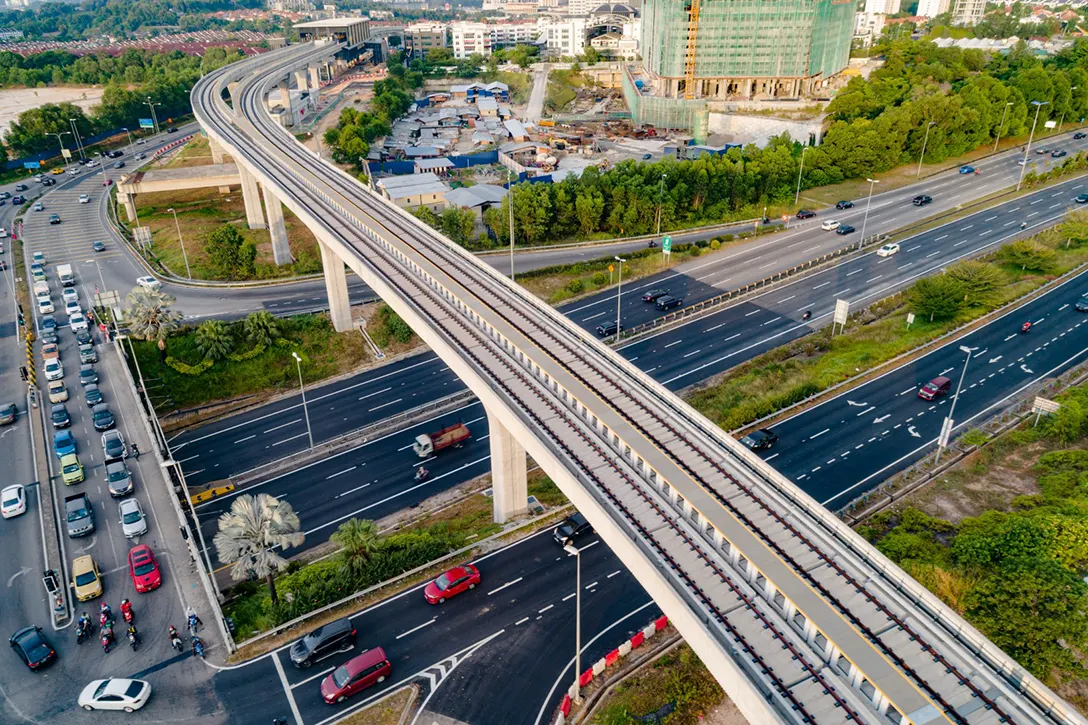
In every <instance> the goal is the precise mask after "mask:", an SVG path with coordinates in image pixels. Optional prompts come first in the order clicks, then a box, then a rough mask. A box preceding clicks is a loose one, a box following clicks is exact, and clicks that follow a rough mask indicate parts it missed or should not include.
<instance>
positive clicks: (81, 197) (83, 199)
mask: <svg viewBox="0 0 1088 725" xmlns="http://www.w3.org/2000/svg"><path fill="white" fill-rule="evenodd" d="M79 203H80V204H90V203H91V197H89V196H87V195H86V194H80V195H79Z"/></svg>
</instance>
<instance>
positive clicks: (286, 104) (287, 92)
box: [280, 81, 294, 123]
mask: <svg viewBox="0 0 1088 725" xmlns="http://www.w3.org/2000/svg"><path fill="white" fill-rule="evenodd" d="M280 105H282V106H283V112H284V113H285V114H287V122H288V123H290V122H291V119H292V118H294V115H293V114H294V111H293V110H292V109H291V84H290V83H289V82H288V81H284V82H283V83H281V84H280Z"/></svg>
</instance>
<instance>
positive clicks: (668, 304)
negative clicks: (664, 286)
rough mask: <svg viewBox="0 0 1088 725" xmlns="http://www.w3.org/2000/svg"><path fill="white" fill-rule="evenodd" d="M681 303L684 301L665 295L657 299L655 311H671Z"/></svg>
mask: <svg viewBox="0 0 1088 725" xmlns="http://www.w3.org/2000/svg"><path fill="white" fill-rule="evenodd" d="M683 301H684V300H682V299H680V298H679V297H673V296H671V295H665V296H664V297H662V298H660V299H658V301H657V309H659V310H671V309H672V308H673V307H679V306H680V303H681V302H683Z"/></svg>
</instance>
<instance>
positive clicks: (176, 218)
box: [166, 207, 313, 446]
mask: <svg viewBox="0 0 1088 725" xmlns="http://www.w3.org/2000/svg"><path fill="white" fill-rule="evenodd" d="M166 211H168V212H170V213H171V214H173V215H174V226H175V227H177V229H178V241H179V242H181V258H182V259H184V260H185V275H186V276H187V277H188V278H189V279H192V278H193V273H192V272H191V271H190V270H189V255H188V254H186V253H185V240H184V239H182V238H181V224H180V223H179V222H178V213H177V212H176V211H174V207H170V208H169V209H167V210H166ZM299 379H301V373H300V376H299ZM310 445H311V446H312V445H313V444H312V443H311V444H310Z"/></svg>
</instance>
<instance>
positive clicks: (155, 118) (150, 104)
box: [147, 96, 162, 133]
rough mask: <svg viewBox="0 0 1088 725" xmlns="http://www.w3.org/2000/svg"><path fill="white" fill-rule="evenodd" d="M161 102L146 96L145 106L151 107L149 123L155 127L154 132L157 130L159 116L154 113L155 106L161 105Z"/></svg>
mask: <svg viewBox="0 0 1088 725" xmlns="http://www.w3.org/2000/svg"><path fill="white" fill-rule="evenodd" d="M161 105H162V104H161V103H157V102H155V101H152V100H151V96H148V97H147V106H148V107H149V108H150V109H151V123H152V125H154V127H155V133H158V132H159V117H158V115H156V114H155V106H161Z"/></svg>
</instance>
